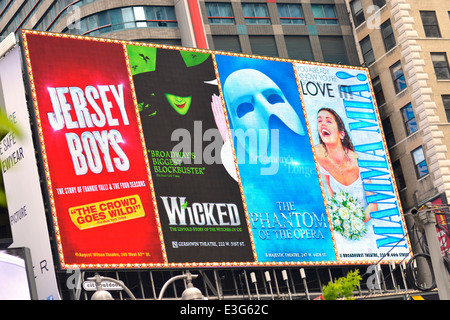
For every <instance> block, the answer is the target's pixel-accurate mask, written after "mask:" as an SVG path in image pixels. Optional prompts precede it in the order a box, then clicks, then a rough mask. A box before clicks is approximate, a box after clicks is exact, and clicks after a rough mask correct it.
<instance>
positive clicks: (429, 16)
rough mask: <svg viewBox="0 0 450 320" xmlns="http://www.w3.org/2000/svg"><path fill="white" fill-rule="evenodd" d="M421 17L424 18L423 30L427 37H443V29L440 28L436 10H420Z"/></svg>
mask: <svg viewBox="0 0 450 320" xmlns="http://www.w3.org/2000/svg"><path fill="white" fill-rule="evenodd" d="M420 17H421V18H422V24H423V30H424V31H425V35H426V36H427V37H436V38H440V37H441V31H440V30H439V24H438V21H437V18H436V12H434V11H420Z"/></svg>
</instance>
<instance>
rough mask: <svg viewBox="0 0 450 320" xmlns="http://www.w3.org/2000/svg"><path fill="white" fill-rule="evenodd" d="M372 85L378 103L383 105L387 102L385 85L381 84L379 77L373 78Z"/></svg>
mask: <svg viewBox="0 0 450 320" xmlns="http://www.w3.org/2000/svg"><path fill="white" fill-rule="evenodd" d="M372 87H373V92H374V94H375V100H377V105H378V106H382V105H383V104H384V103H385V102H386V99H385V98H384V93H383V87H382V86H381V81H380V78H379V77H375V78H373V80H372Z"/></svg>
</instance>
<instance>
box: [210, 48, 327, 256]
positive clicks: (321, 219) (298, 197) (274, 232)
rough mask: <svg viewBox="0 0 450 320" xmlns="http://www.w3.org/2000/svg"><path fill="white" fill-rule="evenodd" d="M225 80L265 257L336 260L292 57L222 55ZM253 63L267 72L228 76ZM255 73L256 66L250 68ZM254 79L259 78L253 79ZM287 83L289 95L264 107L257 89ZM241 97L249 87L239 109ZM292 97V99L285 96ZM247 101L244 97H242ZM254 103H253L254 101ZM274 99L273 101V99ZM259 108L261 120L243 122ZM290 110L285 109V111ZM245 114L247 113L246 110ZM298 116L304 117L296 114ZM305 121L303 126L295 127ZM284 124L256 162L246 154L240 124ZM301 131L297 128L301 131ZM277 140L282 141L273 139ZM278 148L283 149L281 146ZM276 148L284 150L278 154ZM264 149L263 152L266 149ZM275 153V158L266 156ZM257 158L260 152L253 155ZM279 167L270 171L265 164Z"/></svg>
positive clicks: (271, 126)
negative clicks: (238, 77)
mask: <svg viewBox="0 0 450 320" xmlns="http://www.w3.org/2000/svg"><path fill="white" fill-rule="evenodd" d="M215 59H216V61H217V68H218V72H219V78H220V83H221V85H222V89H223V94H224V99H225V104H226V107H227V115H228V120H229V124H230V128H231V131H232V133H234V136H233V137H234V140H233V142H234V147H235V149H236V154H237V158H238V168H239V173H240V178H241V182H242V187H243V191H244V196H245V200H246V205H247V210H248V214H249V217H250V223H251V227H252V232H253V238H254V242H255V248H256V253H257V257H258V261H259V262H285V261H292V262H306V261H335V260H336V255H335V250H334V246H333V241H332V237H331V232H330V228H329V223H328V220H327V215H326V211H325V206H324V199H323V194H322V189H321V186H320V183H319V179H318V174H317V170H316V165H315V162H314V156H313V153H312V149H311V142H310V139H309V136H308V131H307V127H306V122H305V118H304V115H303V110H302V106H301V100H300V96H299V90H298V87H297V83H296V79H295V74H294V69H293V65H292V64H291V63H287V62H281V61H274V60H262V59H250V58H245V57H234V56H226V55H216V56H215ZM242 69H252V70H258V71H259V72H260V73H261V78H264V79H265V80H262V81H260V79H259V76H258V77H257V76H253V75H252V76H253V77H254V78H253V79H251V80H250V81H249V82H248V83H247V82H246V81H248V79H247V80H246V79H245V78H246V76H245V74H243V75H242V80H240V81H236V80H234V81H231V80H230V81H228V82H227V80H228V78H231V77H230V75H232V74H233V73H234V72H235V71H237V70H242ZM248 74H250V71H249V73H248ZM266 78H269V79H271V80H272V81H273V83H274V87H275V89H273V88H267V87H266V84H267V83H268V82H270V81H266V80H267V79H266ZM253 80H254V81H253ZM258 83H262V85H261V88H260V90H258V89H256V90H254V92H253V93H252V97H248V96H247V97H244V95H245V94H246V95H249V92H248V91H249V90H246V88H247V87H249V86H250V87H251V86H257V85H255V84H258ZM278 88H279V89H281V91H282V93H283V94H284V97H283V99H278V100H273V101H270V98H268V100H269V103H268V104H266V105H265V106H264V107H261V105H258V103H257V102H256V101H255V100H258V99H259V98H257V97H256V96H257V95H260V94H266V95H267V92H269V91H272V90H274V91H276V90H277V89H278ZM229 92H232V94H231V95H233V96H234V97H236V95H238V93H239V92H243V97H241V98H239V99H243V100H245V101H247V102H246V103H241V105H239V107H243V106H244V107H246V108H247V109H246V110H245V111H244V112H243V111H239V112H236V107H237V106H236V105H234V104H235V101H236V100H239V99H235V100H234V101H230V99H229V98H228V97H229V95H230V94H228V93H229ZM243 100H242V101H243ZM282 100H287V101H282ZM242 101H241V102H242ZM253 102H254V104H253V106H250V105H249V104H251V103H253ZM270 102H272V103H273V104H270ZM253 112H259V113H261V115H262V116H261V117H260V118H258V119H259V120H258V121H259V122H255V121H254V122H252V123H251V124H250V125H249V126H247V127H245V128H244V127H242V119H244V116H247V113H248V114H249V115H250V114H251V113H253ZM281 112H284V113H281ZM243 114H244V115H243ZM296 117H298V119H295V118H296ZM297 120H298V121H299V123H300V126H301V128H300V129H301V130H299V128H298V126H297V127H296V128H297V130H295V129H294V130H291V129H292V127H295V125H296V124H298V122H295V121H297ZM250 127H251V128H254V129H256V130H258V129H269V130H270V129H278V133H279V139H278V141H276V137H274V136H273V135H271V139H272V140H270V143H268V144H267V146H268V149H269V151H268V155H269V154H270V156H268V157H266V158H264V157H261V158H258V159H257V161H256V163H255V161H252V158H250V157H249V156H248V154H247V155H246V157H245V160H242V159H243V158H241V157H240V156H241V155H240V154H238V153H239V152H240V151H239V150H243V148H240V146H239V143H240V142H239V139H238V138H236V135H237V134H236V132H237V130H239V129H241V130H244V131H245V130H249V128H250ZM295 131H296V132H295ZM259 133H260V132H258V146H257V147H258V148H256V149H257V150H258V152H264V151H263V149H264V148H262V149H260V148H259V147H260V146H261V145H264V142H265V139H264V137H263V136H261V135H260V134H259ZM274 141H275V142H277V144H276V145H275V144H273V143H274ZM276 149H277V150H276ZM276 151H278V154H277V155H276ZM260 155H261V154H260ZM267 159H270V161H269V163H267V162H266V160H267ZM253 160H254V158H253ZM270 166H272V168H276V170H269V171H270V173H269V174H267V173H264V168H266V169H267V168H268V167H270Z"/></svg>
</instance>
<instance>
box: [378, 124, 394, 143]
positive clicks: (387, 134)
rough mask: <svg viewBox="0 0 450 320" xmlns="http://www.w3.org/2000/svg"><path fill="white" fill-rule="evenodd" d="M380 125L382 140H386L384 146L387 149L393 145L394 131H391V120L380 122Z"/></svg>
mask: <svg viewBox="0 0 450 320" xmlns="http://www.w3.org/2000/svg"><path fill="white" fill-rule="evenodd" d="M381 125H382V126H383V132H384V138H385V139H386V144H387V146H388V148H390V147H392V146H393V145H395V137H394V131H393V130H392V124H391V119H390V118H386V119H384V120H383V121H382V122H381Z"/></svg>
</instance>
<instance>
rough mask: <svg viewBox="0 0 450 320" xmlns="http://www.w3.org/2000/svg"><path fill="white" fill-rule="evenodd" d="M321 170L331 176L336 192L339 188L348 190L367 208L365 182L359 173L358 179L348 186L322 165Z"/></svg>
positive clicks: (331, 184)
mask: <svg viewBox="0 0 450 320" xmlns="http://www.w3.org/2000/svg"><path fill="white" fill-rule="evenodd" d="M319 170H320V172H321V173H323V174H324V175H327V176H329V177H330V187H331V189H332V190H333V191H334V193H337V192H338V191H339V190H342V191H344V192H348V193H349V194H351V195H352V196H353V197H354V198H355V199H356V200H357V201H358V202H359V204H360V205H361V206H362V207H363V208H365V207H366V206H367V199H366V192H365V190H364V187H363V182H362V179H361V175H360V174H359V175H358V179H356V180H355V182H353V183H352V184H350V185H348V186H346V185H343V184H341V183H340V182H338V181H337V180H336V179H335V178H334V177H333V176H332V175H331V174H329V173H328V171H327V170H325V169H324V168H323V167H322V166H321V165H319ZM331 196H333V195H331V194H329V195H328V197H331Z"/></svg>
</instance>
